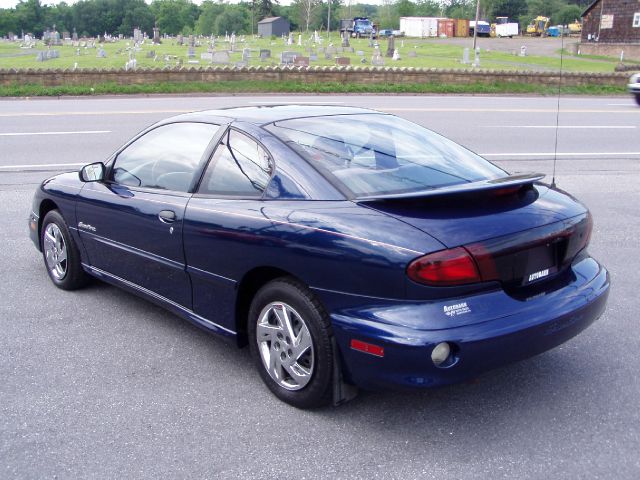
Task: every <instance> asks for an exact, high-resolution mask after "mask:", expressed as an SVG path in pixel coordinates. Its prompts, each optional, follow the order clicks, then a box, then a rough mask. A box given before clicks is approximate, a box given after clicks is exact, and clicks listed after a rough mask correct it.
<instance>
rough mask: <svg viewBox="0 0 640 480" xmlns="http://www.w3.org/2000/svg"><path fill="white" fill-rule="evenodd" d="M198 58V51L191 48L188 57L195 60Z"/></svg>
mask: <svg viewBox="0 0 640 480" xmlns="http://www.w3.org/2000/svg"><path fill="white" fill-rule="evenodd" d="M195 56H196V49H195V48H193V47H189V49H188V50H187V57H189V58H194V57H195Z"/></svg>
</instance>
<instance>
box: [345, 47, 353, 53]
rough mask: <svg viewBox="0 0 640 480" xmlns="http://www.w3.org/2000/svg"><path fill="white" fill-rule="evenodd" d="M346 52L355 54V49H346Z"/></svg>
mask: <svg viewBox="0 0 640 480" xmlns="http://www.w3.org/2000/svg"><path fill="white" fill-rule="evenodd" d="M344 51H345V52H349V53H353V52H355V49H354V48H353V47H345V49H344Z"/></svg>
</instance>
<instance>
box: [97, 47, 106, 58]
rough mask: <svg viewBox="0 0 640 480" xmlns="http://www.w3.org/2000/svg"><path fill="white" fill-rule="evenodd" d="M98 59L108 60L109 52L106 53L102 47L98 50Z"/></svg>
mask: <svg viewBox="0 0 640 480" xmlns="http://www.w3.org/2000/svg"><path fill="white" fill-rule="evenodd" d="M96 57H97V58H107V52H105V51H104V48H102V47H100V48H99V49H98V54H97V55H96Z"/></svg>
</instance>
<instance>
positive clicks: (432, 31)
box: [400, 17, 443, 38]
mask: <svg viewBox="0 0 640 480" xmlns="http://www.w3.org/2000/svg"><path fill="white" fill-rule="evenodd" d="M442 18H443V17H400V31H401V32H404V34H405V36H407V37H418V38H425V37H437V36H438V20H440V19H442Z"/></svg>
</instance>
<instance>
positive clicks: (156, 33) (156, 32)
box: [153, 25, 162, 45]
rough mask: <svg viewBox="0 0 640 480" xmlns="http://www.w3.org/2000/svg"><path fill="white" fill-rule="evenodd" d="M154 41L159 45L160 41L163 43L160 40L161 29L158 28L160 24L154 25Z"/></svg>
mask: <svg viewBox="0 0 640 480" xmlns="http://www.w3.org/2000/svg"><path fill="white" fill-rule="evenodd" d="M153 43H154V44H155V45H159V44H160V43H162V42H161V40H160V29H159V28H158V25H156V26H155V27H153Z"/></svg>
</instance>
